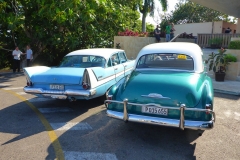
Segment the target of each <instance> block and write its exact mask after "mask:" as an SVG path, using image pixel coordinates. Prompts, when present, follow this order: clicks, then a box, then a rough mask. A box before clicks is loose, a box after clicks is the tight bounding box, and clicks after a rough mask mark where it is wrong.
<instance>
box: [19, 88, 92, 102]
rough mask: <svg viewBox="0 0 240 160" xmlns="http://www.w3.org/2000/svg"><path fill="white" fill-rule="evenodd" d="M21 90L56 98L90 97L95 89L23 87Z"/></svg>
mask: <svg viewBox="0 0 240 160" xmlns="http://www.w3.org/2000/svg"><path fill="white" fill-rule="evenodd" d="M23 91H24V92H26V93H29V94H42V95H43V96H46V97H52V98H56V99H67V97H71V96H83V97H90V96H93V95H95V94H96V90H94V89H93V90H73V89H67V90H64V91H60V90H44V89H42V88H33V87H27V86H26V87H24V88H23Z"/></svg>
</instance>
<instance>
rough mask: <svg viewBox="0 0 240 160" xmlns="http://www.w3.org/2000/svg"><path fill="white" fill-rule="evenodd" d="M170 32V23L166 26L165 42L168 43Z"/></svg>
mask: <svg viewBox="0 0 240 160" xmlns="http://www.w3.org/2000/svg"><path fill="white" fill-rule="evenodd" d="M170 32H171V23H170V22H168V25H167V26H166V42H169V41H170Z"/></svg>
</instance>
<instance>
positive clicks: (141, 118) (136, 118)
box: [107, 110, 214, 130]
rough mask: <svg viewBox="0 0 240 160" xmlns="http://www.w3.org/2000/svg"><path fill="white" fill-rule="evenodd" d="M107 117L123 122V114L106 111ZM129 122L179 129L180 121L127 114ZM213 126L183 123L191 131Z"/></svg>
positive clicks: (210, 123)
mask: <svg viewBox="0 0 240 160" xmlns="http://www.w3.org/2000/svg"><path fill="white" fill-rule="evenodd" d="M107 115H108V116H109V117H112V118H116V119H121V120H123V113H121V112H116V111H111V110H107ZM127 121H130V122H139V123H147V124H154V125H160V126H168V127H179V123H180V120H176V119H167V118H156V117H150V116H142V115H135V114H128V120H127ZM213 126H214V121H207V122H205V121H188V120H185V121H184V129H185V128H188V129H193V130H208V129H212V128H213Z"/></svg>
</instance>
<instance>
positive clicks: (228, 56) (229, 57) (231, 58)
mask: <svg viewBox="0 0 240 160" xmlns="http://www.w3.org/2000/svg"><path fill="white" fill-rule="evenodd" d="M224 60H225V61H226V62H237V57H235V56H233V55H231V54H229V53H228V54H226V55H225V57H224Z"/></svg>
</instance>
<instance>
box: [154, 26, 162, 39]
mask: <svg viewBox="0 0 240 160" xmlns="http://www.w3.org/2000/svg"><path fill="white" fill-rule="evenodd" d="M160 34H161V31H160V29H159V25H157V26H156V28H155V29H154V36H155V38H156V41H157V42H158V43H159V42H160V41H161V38H160Z"/></svg>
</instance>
